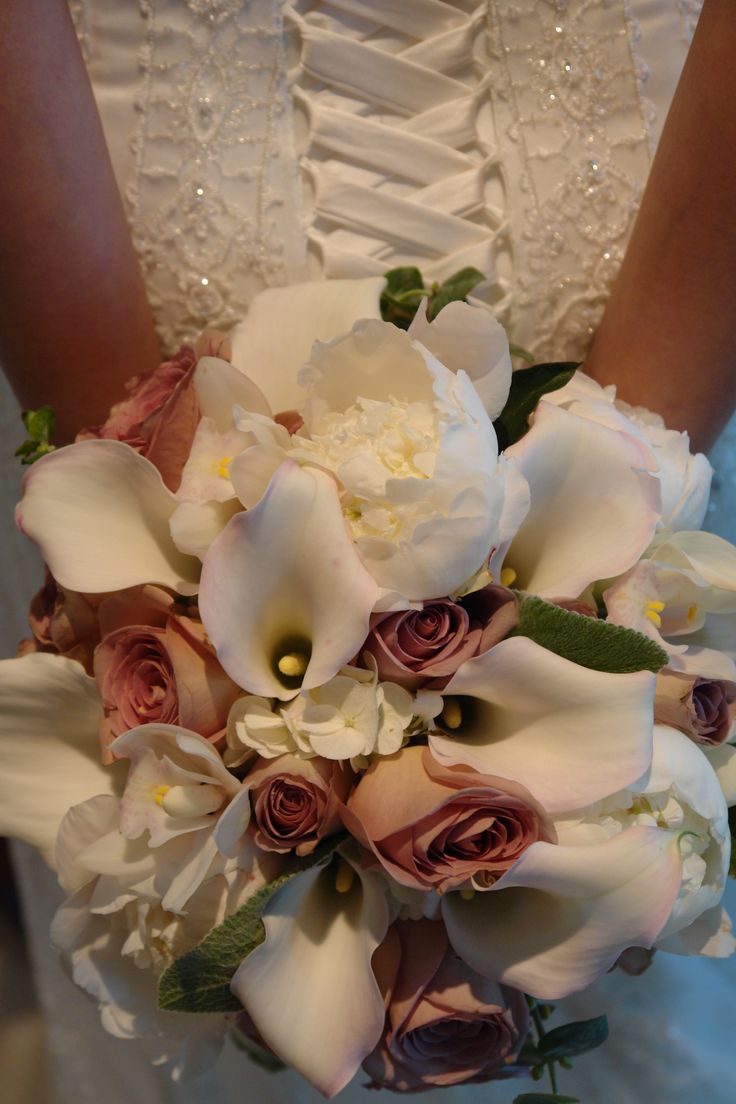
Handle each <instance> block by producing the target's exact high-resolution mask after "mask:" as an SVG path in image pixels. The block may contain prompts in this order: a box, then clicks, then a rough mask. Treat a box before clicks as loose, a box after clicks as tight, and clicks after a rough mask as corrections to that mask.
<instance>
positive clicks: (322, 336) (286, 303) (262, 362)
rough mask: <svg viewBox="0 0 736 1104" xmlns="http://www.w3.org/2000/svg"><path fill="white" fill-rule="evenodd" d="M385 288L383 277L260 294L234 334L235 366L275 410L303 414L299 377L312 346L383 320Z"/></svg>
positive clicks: (297, 286)
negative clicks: (364, 320) (364, 321)
mask: <svg viewBox="0 0 736 1104" xmlns="http://www.w3.org/2000/svg"><path fill="white" fill-rule="evenodd" d="M385 284H386V281H385V279H384V277H383V276H371V277H368V278H366V279H363V280H315V281H313V282H311V283H307V284H292V285H291V286H290V287H284V288H268V289H267V290H266V291H262V292H261V293H260V295H257V296H256V298H255V299H254V300H253V302H252V303H251V305H250V307H249V308H248V313H247V315H246V317H245V319H244V320H243V321H242V322H241V323H240V325H239V326H236V327H235V329H234V330H233V333H232V352H233V363H234V364H235V365H236V366H237V367H238V368H240V369H241V370H242V371H243V372H247V373H248V375H249V376H250V378H251V379H252V380H253V381H254V382H255V383H256V384H257V385H258V386H259V387H261V388H262V389H263V392H264V393H265V395H266V397H267V398H268V400H269V402H270V404H271V407H272V409H273V410H277V411H278V410H291V409H293V408H299V407H300V406H301V404H302V401H303V398H304V394H303V392H302V391H301V388H300V387H299V386H298V384H297V374H298V372H299V369H300V368H301V367H302V365H303V364H306V362H307V361H308V360H309V356H310V353H311V351H312V345H313V344H314V342H315V341H330V340H331V339H332V338H334V337H337V336H338V335H339V334H342V333H346V332H347V331H348V330H349V329H350V328H351V327H352V326H353V323H355V322H357V321H358V319H359V318H380V317H381V308H380V300H381V292H382V291H383V289H384V287H385Z"/></svg>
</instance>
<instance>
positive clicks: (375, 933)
mask: <svg viewBox="0 0 736 1104" xmlns="http://www.w3.org/2000/svg"><path fill="white" fill-rule="evenodd" d="M389 919H390V918H389V909H388V904H387V899H386V893H385V883H384V882H383V880H382V878H381V876H380V875H378V874H376V873H374V872H372V871H366V870H363V869H361V867H359V866H358V865H352V864H350V863H349V862H348V860H347V859H345V858H341V859H340V860H339V862H338V865H337V867H336V866H335V865H334V864H331V865H329V866H327V867H324V866H316V867H313V868H312V869H311V870H308V871H305V872H304V873H302V874H299V875H297V876H296V877H295V878H292V879H291V880H290V881H288V882H287V883H286V884H285V885H284V886H283V887H282V888H281V889H279V890H278V891H277V892H276V893H275V894H274V895H273V897H272V898H271V900H270V901H269V902H268V904H267V905H266V908H265V910H264V912H263V924H264V927H265V929H266V938H265V940H264V942H263V943H262V944H261V945H260V946H259V947H257V948H256V949H255V950H254V951H252V952H251V953H250V954H249V955H248V957H247V958H246V959H245V960H244V961H243V963H242V964H241V965H240V967H239V968H238V970H237V971H236V973H235V976H234V977H233V980H232V983H231V987H232V990H233V992H234V993H235V995H236V996H237V997H238V998H239V999H240V1000H241V1001H242V1002H243V1004H244V1006H245V1008H246V1010H247V1012H248V1014H249V1015H250V1017H251V1019H252V1020H253V1023H254V1024H255V1026H256V1028H257V1030H258V1032H259V1034H260V1035H261V1037H262V1038H263V1039H264V1041H265V1042H266V1043H267V1044H268V1046H270V1047H271V1048H272V1049H273V1050H274V1051H275V1052H276V1054H278V1055H279V1057H280V1058H281V1059H283V1061H284V1062H286V1063H287V1064H288V1065H289V1066H292V1067H293V1068H294V1069H296V1070H297V1071H298V1072H299V1073H301V1074H302V1076H303V1077H306V1078H307V1080H308V1081H310V1082H311V1084H312V1085H314V1086H315V1088H316V1089H318V1090H319V1091H320V1092H321V1093H323V1094H324V1095H325V1096H327V1097H332V1096H334V1095H335V1094H336V1093H338V1092H339V1091H340V1089H342V1088H344V1086H345V1085H346V1084H347V1083H348V1081H350V1079H351V1078H352V1077H353V1075H354V1074H355V1073H356V1071H357V1069H358V1067H359V1066H360V1063H361V1062H362V1061H363V1059H364V1058H365V1057H366V1055H368V1054H370V1053H371V1051H372V1050H373V1048H374V1047H375V1045H376V1043H377V1042H378V1039H379V1037H380V1035H381V1032H382V1030H383V1024H384V1018H385V1010H384V1003H383V997H382V995H381V992H380V990H379V988H378V984H377V983H376V979H375V977H374V975H373V971H372V969H371V958H372V956H373V952H374V951H375V950H376V948H377V947H378V945H379V943H381V941H382V940H383V938H384V936H385V934H386V931H387V929H388V925H389Z"/></svg>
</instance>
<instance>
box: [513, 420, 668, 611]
mask: <svg viewBox="0 0 736 1104" xmlns="http://www.w3.org/2000/svg"><path fill="white" fill-rule="evenodd" d="M507 455H508V456H510V457H512V458H513V460H514V461H515V462H516V464H517V465H518V467H519V469H520V470H521V472H522V474H523V476H524V477H525V479H526V481H527V483H528V484H529V489H530V492H531V505H530V508H529V513H528V514H527V516H526V518H525V519H524V521H523V522H522V524H521V526H520V528H519V532H518V533H517V534H516V536H515V537H514V538H513V541H512V543H511V548H510V549H509V550H508V554H507V555H506V558H505V563H506V565H507V566H508V567H510V568H511V569H512V570H513V571H515V573H516V585H518V586H519V587H521V588H522V589H524V590H529V591H532V592H533V593H534V594H539V595H541V596H542V597H549V598H555V597H559V598H577V597H578V596H579V595H580V594H582V592H583V591H584V590H585V588H586V587H587V586H589V585H590V584H591V583H593V582H595V581H596V580H598V579H608V578H613V577H614V576H616V575H620V574H621V573H622V572H624V571H627V570H628V569H629V568H630V567H631V566H632V565H633V564H634V563H636V561H637V560H638V559H639V557H640V556H641V555H642V553H643V552H644V551H645V550H646V548H647V546H648V545H649V543H650V541H651V539H652V537H653V535H654V531H655V528H656V525H657V521H658V520H659V505H660V501H659V498H660V494H659V483H658V481H657V479H656V478H655V476H654V475H652V474H651V471H652V469H654V470H656V464H655V462H654V459H653V457H652V455H651V453H650V452H649V450H648V449H647V448H646V447H645V446H644V445H643V444H642V443H641V442H640V441H638V440H637V439H636V438H635V437H633V436H630V435H629V434H627V433H621V432H618V431H616V430H614V429H611V428H609V427H607V426H603V425H599V424H598V423H596V422H592V421H590V420H589V419H587V418H581V417H578V416H577V415H576V414H572V413H570V412H569V411H567V410H563V409H562V408H561V407H557V406H554V405H552V404H551V403H548V402H545V401H544V400H543V401H542V402H540V403H539V406H538V407H537V410H536V413H535V415H534V423H533V425H532V427H531V429H530V430H529V432H528V433H527V434H526V436H524V437H522V438H521V440H520V441H517V443H516V444H515V445H512V446H511V448H509V449H508V450H507ZM493 566H494V568H495V565H493ZM499 566H500V565H499Z"/></svg>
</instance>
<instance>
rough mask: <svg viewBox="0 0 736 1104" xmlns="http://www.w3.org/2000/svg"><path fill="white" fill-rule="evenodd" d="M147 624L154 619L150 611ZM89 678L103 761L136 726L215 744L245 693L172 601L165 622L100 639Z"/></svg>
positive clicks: (122, 630)
mask: <svg viewBox="0 0 736 1104" xmlns="http://www.w3.org/2000/svg"><path fill="white" fill-rule="evenodd" d="M145 589H151V588H145ZM131 601H133V603H134V604H135V599H131ZM121 603H122V599H121V600H120V602H119V603H118V604H121ZM137 612H140V611H138V610H137ZM117 614H118V617H119V616H120V611H119V610H118V611H117ZM151 620H152V621H154V622H155V621H157V620H160V618H159V617H156V616H155V615H154V613H153V611H152V612H151ZM94 675H95V679H96V680H97V686H98V688H99V691H100V695H101V697H102V705H103V717H102V719H101V722H100V742H101V745H102V757H103V762H105V763H109V762H110V761H111V754H110V751H109V746H110V744H111V743H112V741H113V740H114V739H115V737H116V736H119V735H120V734H121V733H123V732H127V731H128V730H129V729H131V728H136V727H137V726H138V725H141V724H150V723H155V722H157V723H160V724H180V725H182V727H183V728H189V729H191V730H192V731H194V732H198V733H199V734H200V735H201V736H204V737H205V738H206V739H209V740H212V741H213V742H217V741H218V740H219V739H220V738H224V730H225V726H226V724H227V717H228V712H229V710H230V706H231V705H232V703H233V702H234V701H235V699H236V698H238V697H240V696H242V693H243V692H242V690H241V689H240V688H239V687H238V686H236V685H235V683H234V682H232V681H231V680H230V679H229V678H228V677H227V675H226V674H225V672H224V671H223V669H222V667H221V666H220V664H219V662H218V659H217V656H216V655H215V652H214V649H213V648H212V646H211V644H210V643H209V641H208V640H207V638H206V635H205V632H204V629H203V627H202V625H201V623H200V622H199V621H195V620H193V619H192V618H190V617H185V616H183V615H182V614H180V613H178V612H176V608H175V607H174V605H173V602H172V605H171V609H170V610H169V611H168V612H167V613H166V614H165V615H164V616H163V624H156V623H154V624H135V625H123V626H122V627H120V628H116V629H115V630H114V631H112V632H109V633H108V634H107V635H105V636H104V637H103V639H102V642H101V643H100V644H99V645H98V647H97V649H96V650H95V655H94Z"/></svg>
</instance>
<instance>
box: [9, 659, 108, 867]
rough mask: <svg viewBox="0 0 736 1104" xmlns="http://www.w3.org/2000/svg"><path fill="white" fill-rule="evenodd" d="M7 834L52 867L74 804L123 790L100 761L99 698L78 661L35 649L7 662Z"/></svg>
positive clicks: (92, 680)
mask: <svg viewBox="0 0 736 1104" xmlns="http://www.w3.org/2000/svg"><path fill="white" fill-rule="evenodd" d="M0 700H1V701H2V710H0V835H2V836H6V835H7V836H16V837H18V838H19V839H22V840H25V841H26V842H27V843H30V844H32V845H33V846H34V847H38V848H39V849H40V850H41V851H42V852H43V854H44V857H45V858H46V859H47V861H49V862H50V863H53V854H54V843H55V840H56V834H57V831H58V828H59V825H60V823H61V821H62V819H63V818H64V816H65V814H66V812H67V810H68V809H69V807H70V806H71V805H77V804H78V803H79V802H82V801H86V800H87V799H88V798H91V797H93V796H95V795H96V794H112V793H113V792H115V790H116V789H121V788H122V786H121V784H122V781H123V779H122V777H121V774H120V768H110V767H103V766H102V764H101V763H100V757H99V740H98V728H99V718H100V709H101V703H100V697H99V694H98V692H97V687H96V686H95V681H94V679H91V678H90V677H89V676H88V675H86V674H85V672H84V669H83V668H82V666H81V665H80V664H79V663H76V662H74V660H71V659H63V658H61V657H60V656H52V655H47V654H46V653H43V652H36V653H34V654H31V655H27V656H23V657H22V658H20V659H4V660H2V661H0Z"/></svg>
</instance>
